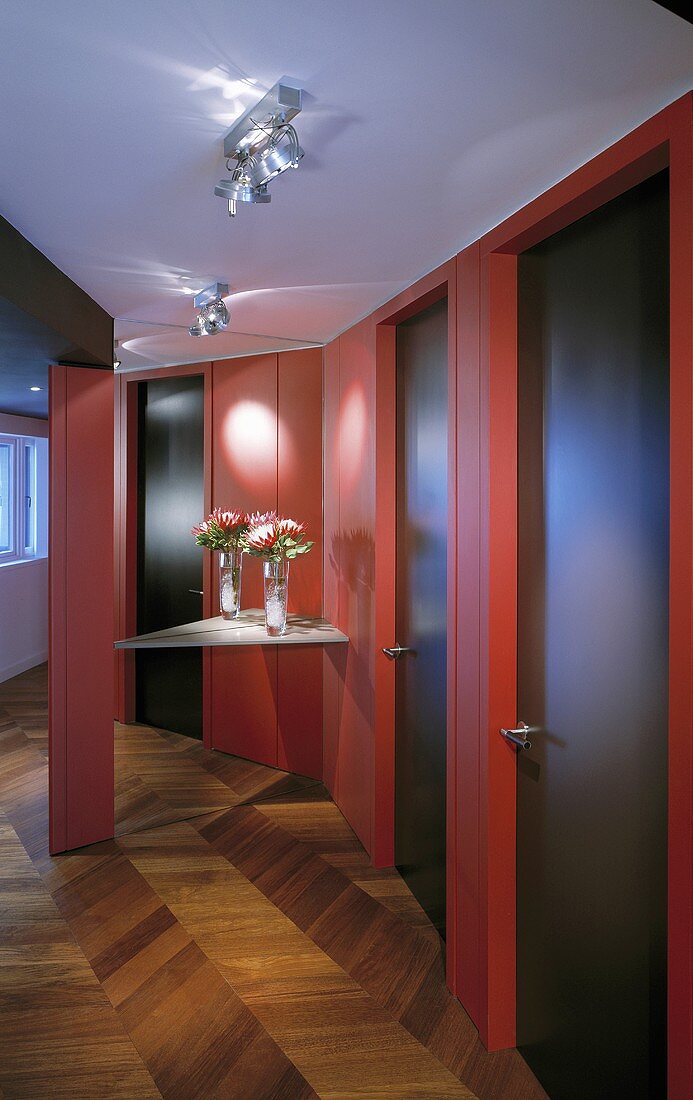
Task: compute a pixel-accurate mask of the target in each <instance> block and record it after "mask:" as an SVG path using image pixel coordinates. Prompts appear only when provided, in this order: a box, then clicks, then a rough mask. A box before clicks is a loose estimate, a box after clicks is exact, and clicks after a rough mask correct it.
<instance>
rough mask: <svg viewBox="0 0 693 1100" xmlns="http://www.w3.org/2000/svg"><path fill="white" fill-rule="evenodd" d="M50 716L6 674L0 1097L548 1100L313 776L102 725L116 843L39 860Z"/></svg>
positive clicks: (35, 673)
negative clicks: (461, 995) (454, 982)
mask: <svg viewBox="0 0 693 1100" xmlns="http://www.w3.org/2000/svg"><path fill="white" fill-rule="evenodd" d="M46 712H47V702H46V670H45V667H41V668H38V669H33V670H32V671H31V672H28V673H25V674H24V675H23V676H19V677H16V678H15V679H14V680H10V681H8V682H6V683H5V684H0V1097H7V1098H10V1097H30V1098H36V1097H41V1096H45V1097H50V1098H52V1097H63V1096H65V1097H67V1096H69V1097H73V1098H84V1100H90V1098H92V1097H93V1098H95V1100H96V1098H98V1100H101V1098H107V1097H124V1098H133V1100H135V1098H137V1100H139V1098H140V1097H142V1098H147V1097H150V1096H151V1097H155V1096H164V1097H171V1098H172V1100H188V1098H203V1097H204V1098H207V1097H229V1098H235V1097H238V1098H243V1100H264V1098H267V1100H269V1098H272V1100H302V1098H304V1097H313V1096H320V1097H328V1098H330V1100H347V1098H350V1097H359V1098H369V1100H379V1098H383V1100H385V1098H397V1100H407V1098H409V1097H411V1098H415V1097H416V1098H423V1097H443V1098H444V1097H466V1098H470V1097H479V1098H481V1100H540V1098H544V1100H545V1094H544V1092H543V1091H542V1090H541V1088H540V1087H539V1085H538V1084H537V1083H536V1081H535V1080H534V1078H533V1076H532V1074H531V1073H530V1072H529V1070H528V1069H527V1067H526V1065H525V1063H524V1062H523V1061H522V1059H521V1057H520V1056H519V1055H518V1054H517V1052H515V1051H503V1052H500V1053H497V1054H493V1055H490V1054H487V1053H486V1052H485V1051H484V1050H483V1047H482V1046H481V1044H480V1043H479V1040H478V1037H477V1034H476V1031H475V1029H474V1027H473V1026H472V1024H471V1023H470V1021H469V1019H468V1017H467V1015H466V1013H465V1012H464V1010H463V1008H462V1007H461V1005H460V1004H459V1003H458V1002H457V1001H456V1000H455V999H454V998H453V997H451V996H450V994H449V993H448V992H447V990H446V988H445V982H444V959H443V948H442V945H441V942H440V940H439V938H438V936H437V934H436V933H435V930H434V929H433V928H432V926H431V925H430V923H429V922H428V920H427V918H426V916H425V914H424V913H423V912H422V911H421V909H420V908H419V906H418V905H417V903H416V901H415V900H414V898H413V897H412V896H411V894H410V893H409V891H408V890H407V888H406V886H405V884H404V882H403V881H402V879H401V878H400V876H399V875H398V874H397V873H396V872H395V871H392V870H390V871H376V870H374V869H373V868H371V867H370V865H369V863H368V859H367V857H366V854H365V852H364V851H363V849H362V847H361V845H360V844H359V842H358V841H357V840H356V838H355V836H354V834H353V833H352V832H351V830H350V829H349V827H348V825H347V824H346V822H345V821H344V819H343V818H342V816H341V814H340V813H339V811H338V810H337V809H336V807H335V806H334V804H333V803H332V802H331V801H330V800H329V798H328V797H327V794H326V792H325V791H324V789H323V788H322V786H321V785H320V784H315V783H314V782H313V781H311V780H301V779H299V778H298V777H296V776H290V775H287V774H286V773H283V772H279V771H276V770H274V769H271V768H265V767H262V766H259V765H255V764H251V763H249V762H247V761H243V760H238V759H236V758H234V757H228V756H223V755H221V754H217V753H208V752H205V750H204V749H203V748H202V747H201V745H199V744H198V743H196V742H191V741H190V740H188V739H187V738H184V737H179V736H178V735H175V734H168V733H162V732H161V731H155V730H151V729H149V728H147V727H140V726H127V727H124V726H116V739H115V744H116V775H117V784H116V785H117V790H116V808H117V820H118V826H117V837H116V839H115V840H113V841H108V842H105V843H102V844H97V845H93V846H91V847H89V848H83V849H80V850H79V851H77V852H73V853H69V854H67V855H63V856H59V857H55V858H51V857H50V856H49V855H48V852H47V846H46V836H47V739H46Z"/></svg>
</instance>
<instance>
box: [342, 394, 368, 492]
mask: <svg viewBox="0 0 693 1100" xmlns="http://www.w3.org/2000/svg"><path fill="white" fill-rule="evenodd" d="M366 433H367V421H366V399H365V396H364V392H363V386H362V385H361V383H360V382H353V383H352V384H351V386H350V387H349V388H348V389H347V391H346V393H345V395H344V398H343V400H342V408H341V410H340V413H339V423H338V427H337V436H338V438H337V447H338V451H339V469H340V476H341V482H342V485H343V487H344V489H345V490H346V491H347V492H351V490H352V489H354V487H355V486H356V484H357V482H358V480H359V477H360V475H361V470H362V468H363V460H364V450H365V446H366Z"/></svg>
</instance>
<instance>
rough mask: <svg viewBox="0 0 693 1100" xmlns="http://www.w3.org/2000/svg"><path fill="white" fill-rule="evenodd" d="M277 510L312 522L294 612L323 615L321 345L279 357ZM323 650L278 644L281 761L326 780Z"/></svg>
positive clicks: (292, 579) (292, 599)
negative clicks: (323, 718) (323, 720)
mask: <svg viewBox="0 0 693 1100" xmlns="http://www.w3.org/2000/svg"><path fill="white" fill-rule="evenodd" d="M277 393H278V398H277V459H278V465H277V509H278V511H279V512H280V514H281V515H284V516H290V517H291V518H294V519H299V520H302V521H303V522H304V523H306V524H307V527H308V537H309V538H310V539H312V540H313V541H314V543H315V546H314V547H313V549H312V550H311V551H310V553H309V554H305V555H303V556H302V557H298V558H295V559H294V561H293V562H292V563H291V567H290V573H289V610H290V611H295V612H298V613H301V614H307V615H322V548H323V519H322V350H321V349H320V348H303V349H301V350H299V351H283V352H280V353H279V356H278V389H277ZM322 661H323V655H322V648H321V647H318V646H315V647H314V646H307V647H305V648H301V649H289V648H282V647H278V649H277V677H278V680H277V717H278V729H277V764H278V765H279V767H280V768H285V769H286V770H287V771H292V772H299V773H300V774H301V775H309V776H311V777H312V778H314V779H322Z"/></svg>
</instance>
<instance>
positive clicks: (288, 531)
mask: <svg viewBox="0 0 693 1100" xmlns="http://www.w3.org/2000/svg"><path fill="white" fill-rule="evenodd" d="M305 530H306V525H305V523H297V522H296V520H295V519H280V520H279V534H280V535H288V536H289V537H290V538H292V539H297V538H298V536H299V535H303V534H305Z"/></svg>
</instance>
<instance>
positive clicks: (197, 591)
mask: <svg viewBox="0 0 693 1100" xmlns="http://www.w3.org/2000/svg"><path fill="white" fill-rule="evenodd" d="M188 592H191V593H192V595H193V596H203V595H204V593H203V592H202V591H201V590H200V589H199V588H189V589H188Z"/></svg>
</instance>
